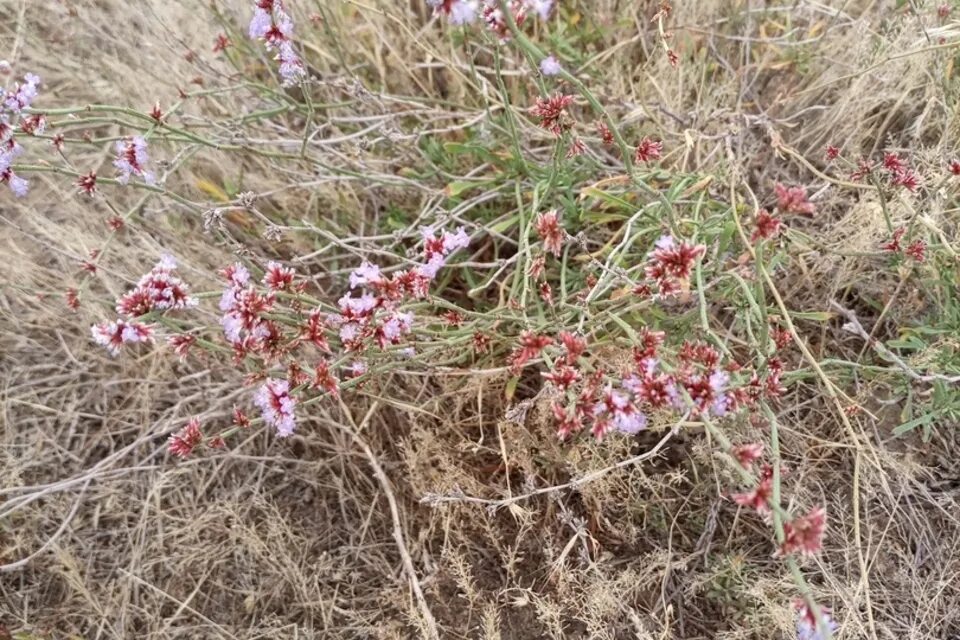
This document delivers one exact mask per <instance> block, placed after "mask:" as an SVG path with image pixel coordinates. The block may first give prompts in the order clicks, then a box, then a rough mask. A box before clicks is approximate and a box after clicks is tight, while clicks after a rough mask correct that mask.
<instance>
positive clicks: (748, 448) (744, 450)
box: [731, 442, 763, 469]
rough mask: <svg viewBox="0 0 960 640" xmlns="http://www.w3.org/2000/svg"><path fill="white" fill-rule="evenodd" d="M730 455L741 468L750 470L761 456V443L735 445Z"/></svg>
mask: <svg viewBox="0 0 960 640" xmlns="http://www.w3.org/2000/svg"><path fill="white" fill-rule="evenodd" d="M731 454H732V455H733V457H734V459H735V460H736V461H737V462H738V463H739V464H740V466H741V467H743V468H744V469H751V468H752V467H753V463H754V462H756V461H757V460H759V459H760V458H761V457H762V456H763V443H762V442H750V443H748V444H741V445H737V446H735V447H734V448H733V449H732V450H731Z"/></svg>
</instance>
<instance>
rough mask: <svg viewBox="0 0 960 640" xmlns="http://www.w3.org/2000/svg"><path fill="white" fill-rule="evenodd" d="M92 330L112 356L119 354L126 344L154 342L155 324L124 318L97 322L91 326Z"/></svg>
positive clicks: (94, 337)
mask: <svg viewBox="0 0 960 640" xmlns="http://www.w3.org/2000/svg"><path fill="white" fill-rule="evenodd" d="M90 332H91V333H92V334H93V340H94V342H96V343H97V344H99V345H101V346H104V347H106V348H107V351H108V352H110V355H112V356H116V355H118V354H119V353H120V350H121V349H122V348H123V345H124V344H135V343H137V342H146V343H152V342H153V325H148V324H144V323H142V322H136V321H134V320H124V319H122V318H118V319H117V320H116V321H114V322H102V323H100V324H95V325H93V327H91V328H90Z"/></svg>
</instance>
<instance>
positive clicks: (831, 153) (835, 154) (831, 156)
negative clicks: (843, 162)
mask: <svg viewBox="0 0 960 640" xmlns="http://www.w3.org/2000/svg"><path fill="white" fill-rule="evenodd" d="M824 155H825V156H826V158H827V161H828V162H829V161H830V160H836V159H837V158H839V157H840V147H836V146H834V145H832V144H830V145H827V150H826V151H825V152H824Z"/></svg>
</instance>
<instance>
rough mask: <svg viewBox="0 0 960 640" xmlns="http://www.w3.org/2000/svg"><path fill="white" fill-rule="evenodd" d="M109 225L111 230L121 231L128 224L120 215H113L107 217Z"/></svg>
mask: <svg viewBox="0 0 960 640" xmlns="http://www.w3.org/2000/svg"><path fill="white" fill-rule="evenodd" d="M107 226H108V227H110V230H111V231H120V230H122V229H123V227H124V226H126V223H125V222H124V221H123V218H121V217H119V216H111V217H109V218H107Z"/></svg>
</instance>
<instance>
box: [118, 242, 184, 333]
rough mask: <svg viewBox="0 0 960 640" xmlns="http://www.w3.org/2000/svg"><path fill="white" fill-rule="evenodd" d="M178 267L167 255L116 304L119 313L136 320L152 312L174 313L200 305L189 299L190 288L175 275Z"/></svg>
mask: <svg viewBox="0 0 960 640" xmlns="http://www.w3.org/2000/svg"><path fill="white" fill-rule="evenodd" d="M176 268H177V263H176V261H175V260H174V259H173V257H172V256H168V255H165V256H163V257H161V258H160V261H159V262H158V263H157V264H156V265H155V266H154V267H153V269H151V270H150V271H149V272H148V273H147V274H145V275H143V276H142V277H141V278H140V280H139V281H138V282H137V284H136V286H135V287H134V288H133V289H131V290H130V291H129V292H127V293H126V294H124V295H123V296H122V297H121V298H120V299H118V300H117V313H119V314H120V315H124V316H129V317H131V318H135V317H137V316H142V315H144V314H146V313H150V312H151V311H153V310H160V311H175V310H180V309H187V308H190V307H195V306H196V305H197V299H196V298H194V297H193V296H191V295H190V287H189V285H187V284H186V283H185V282H184V281H183V280H181V279H180V278H179V277H177V276H175V275H173V271H174V270H175V269H176Z"/></svg>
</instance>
